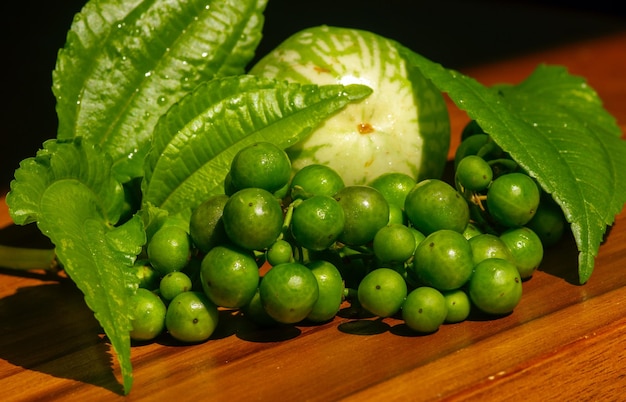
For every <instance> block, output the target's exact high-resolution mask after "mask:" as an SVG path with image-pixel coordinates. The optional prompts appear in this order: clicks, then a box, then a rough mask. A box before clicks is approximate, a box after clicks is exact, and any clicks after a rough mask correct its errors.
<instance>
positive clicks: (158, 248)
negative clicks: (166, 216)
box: [147, 225, 191, 275]
mask: <svg viewBox="0 0 626 402" xmlns="http://www.w3.org/2000/svg"><path fill="white" fill-rule="evenodd" d="M147 253H148V260H149V261H150V264H151V265H152V267H153V268H154V269H156V270H157V271H158V272H159V273H160V274H161V275H167V274H168V273H170V272H173V271H180V270H182V269H183V268H184V267H185V266H186V265H187V263H188V262H189V258H190V256H191V240H190V238H189V235H188V234H187V232H185V231H184V230H183V229H181V228H180V227H178V226H173V225H167V226H163V227H162V228H160V229H159V230H157V231H156V232H155V233H154V235H153V236H152V238H151V239H150V241H149V242H148V249H147Z"/></svg>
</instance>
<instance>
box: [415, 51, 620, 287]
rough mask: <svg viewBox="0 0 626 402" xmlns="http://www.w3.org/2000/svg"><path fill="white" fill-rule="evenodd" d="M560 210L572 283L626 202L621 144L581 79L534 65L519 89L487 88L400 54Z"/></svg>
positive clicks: (586, 271)
mask: <svg viewBox="0 0 626 402" xmlns="http://www.w3.org/2000/svg"><path fill="white" fill-rule="evenodd" d="M405 51H406V52H407V54H409V56H408V57H410V58H411V60H412V62H413V63H414V64H415V65H416V66H417V67H418V68H420V70H421V71H422V72H423V73H424V75H426V76H427V77H428V78H430V79H431V80H432V81H433V82H434V84H435V85H436V86H437V87H438V88H439V89H440V90H442V91H444V92H447V93H448V95H449V96H450V98H451V99H452V100H453V101H454V103H455V104H456V105H457V106H458V107H459V108H460V109H463V110H465V111H466V112H467V114H468V115H469V116H470V118H472V119H475V120H476V121H477V122H478V124H479V125H480V126H481V127H482V128H483V129H484V130H485V131H486V132H488V133H489V134H490V135H491V136H492V137H493V139H494V141H495V142H496V143H497V144H498V145H499V146H500V147H502V149H504V150H505V151H507V152H508V153H509V154H510V155H511V157H512V158H513V159H515V160H516V161H517V163H518V164H519V165H520V166H522V167H523V168H524V169H525V170H526V171H527V172H528V173H529V175H531V176H532V177H534V178H535V179H536V180H537V182H538V183H539V184H540V185H541V187H542V188H543V189H544V190H545V191H546V192H547V193H549V194H551V195H552V197H553V198H554V200H555V201H556V202H557V203H558V204H559V205H560V206H561V208H562V209H563V212H564V214H565V216H566V218H567V220H568V222H569V223H570V224H571V228H572V232H573V234H574V238H575V240H576V244H577V247H578V250H579V258H578V276H579V281H580V283H585V282H587V280H589V277H590V276H591V273H592V272H593V266H594V260H595V256H596V255H597V253H598V249H599V246H600V243H601V242H602V238H603V234H604V232H605V231H606V227H607V225H610V224H611V223H612V222H613V221H614V219H615V216H616V215H617V214H618V213H619V212H620V211H621V209H622V207H623V205H624V203H625V202H626V141H623V140H621V139H620V136H621V130H620V129H619V127H618V126H617V124H616V122H615V119H614V118H613V117H612V116H611V115H610V114H609V113H608V112H607V111H606V110H604V108H603V107H602V102H601V100H600V99H599V97H598V95H597V94H596V93H595V91H593V89H592V88H591V87H589V86H588V84H587V83H586V82H585V81H584V79H582V78H580V77H576V76H572V75H569V74H568V73H567V71H566V70H565V69H564V68H562V67H548V66H540V67H538V68H537V70H536V71H535V72H534V73H533V74H532V75H531V76H530V77H529V78H528V79H527V80H526V81H524V82H523V83H522V84H520V85H517V86H497V87H495V88H487V87H485V86H483V85H481V84H480V83H478V82H477V81H475V80H474V79H472V78H470V77H467V76H465V75H463V74H461V73H459V72H457V71H454V70H449V69H445V68H443V67H442V66H441V65H439V64H437V63H433V62H431V61H429V60H427V59H425V58H423V57H422V56H419V55H417V54H415V53H413V52H410V51H408V50H405Z"/></svg>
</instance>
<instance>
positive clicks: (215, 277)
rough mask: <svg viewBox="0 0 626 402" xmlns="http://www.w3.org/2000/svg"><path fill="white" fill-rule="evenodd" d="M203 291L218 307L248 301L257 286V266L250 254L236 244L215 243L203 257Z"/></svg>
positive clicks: (233, 305) (236, 306) (235, 305)
mask: <svg viewBox="0 0 626 402" xmlns="http://www.w3.org/2000/svg"><path fill="white" fill-rule="evenodd" d="M200 278H201V281H202V289H203V290H204V293H206V295H207V296H208V297H209V299H211V301H212V302H213V303H215V304H216V305H218V306H220V307H227V308H239V307H243V306H245V305H246V304H248V303H249V302H250V300H251V299H252V296H254V293H255V292H256V289H257V287H258V285H259V269H258V266H257V263H256V260H255V259H254V257H253V255H252V253H251V252H250V251H248V250H244V249H240V248H238V247H235V246H230V245H223V246H216V247H214V248H212V249H211V251H209V252H208V253H207V254H206V255H205V256H204V258H203V259H202V265H201V267H200Z"/></svg>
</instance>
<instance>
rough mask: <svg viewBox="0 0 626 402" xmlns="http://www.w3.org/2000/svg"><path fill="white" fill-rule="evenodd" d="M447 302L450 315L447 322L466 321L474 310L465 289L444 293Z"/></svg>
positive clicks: (448, 314)
mask: <svg viewBox="0 0 626 402" xmlns="http://www.w3.org/2000/svg"><path fill="white" fill-rule="evenodd" d="M443 297H444V298H445V300H446V306H447V308H448V313H447V314H446V319H445V322H448V323H456V322H461V321H465V320H466V319H467V317H469V314H470V312H471V310H472V302H471V301H470V299H469V296H468V295H467V293H466V292H465V290H463V289H456V290H449V291H446V292H443Z"/></svg>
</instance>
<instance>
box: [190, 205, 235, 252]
mask: <svg viewBox="0 0 626 402" xmlns="http://www.w3.org/2000/svg"><path fill="white" fill-rule="evenodd" d="M226 201H228V196H227V195H225V194H218V195H215V196H212V197H210V198H209V199H208V200H206V201H204V202H203V203H202V204H200V205H199V206H198V207H196V208H195V209H194V210H193V212H192V214H191V219H190V221H189V235H190V236H191V240H192V241H193V243H194V244H195V246H196V247H197V248H198V249H199V250H200V251H202V252H203V253H206V252H208V251H209V250H210V249H212V248H213V247H215V246H216V245H218V244H222V243H224V242H225V241H226V239H227V237H226V232H225V231H224V223H223V222H222V214H223V213H224V205H226Z"/></svg>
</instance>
